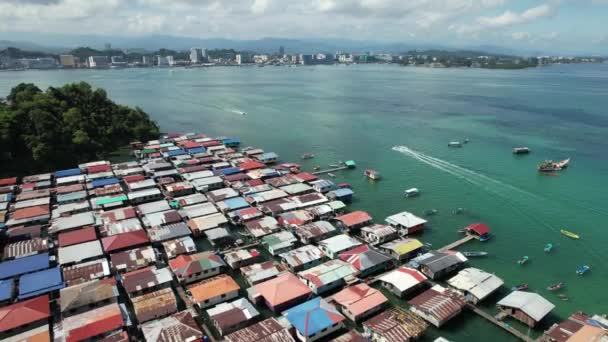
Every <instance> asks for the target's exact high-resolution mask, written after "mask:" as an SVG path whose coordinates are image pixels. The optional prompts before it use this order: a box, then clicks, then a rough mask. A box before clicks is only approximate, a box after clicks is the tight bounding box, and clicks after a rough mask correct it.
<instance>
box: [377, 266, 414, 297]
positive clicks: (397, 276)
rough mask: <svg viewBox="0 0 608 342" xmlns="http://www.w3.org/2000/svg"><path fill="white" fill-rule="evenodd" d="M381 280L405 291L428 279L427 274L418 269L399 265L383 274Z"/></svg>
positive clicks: (400, 290)
mask: <svg viewBox="0 0 608 342" xmlns="http://www.w3.org/2000/svg"><path fill="white" fill-rule="evenodd" d="M379 280H380V281H382V282H386V283H388V284H391V285H393V286H394V287H396V288H397V289H398V290H399V292H403V291H407V290H409V289H411V288H413V287H415V286H418V285H419V284H420V283H422V282H424V281H426V276H425V275H424V274H422V273H420V272H419V271H418V270H415V269H412V268H407V267H399V268H397V269H396V270H394V271H391V272H390V273H386V274H384V275H382V276H381V277H380V279H379Z"/></svg>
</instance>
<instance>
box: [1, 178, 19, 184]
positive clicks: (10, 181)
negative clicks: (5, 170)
mask: <svg viewBox="0 0 608 342" xmlns="http://www.w3.org/2000/svg"><path fill="white" fill-rule="evenodd" d="M15 184H17V177H13V178H4V179H0V186H5V185H15Z"/></svg>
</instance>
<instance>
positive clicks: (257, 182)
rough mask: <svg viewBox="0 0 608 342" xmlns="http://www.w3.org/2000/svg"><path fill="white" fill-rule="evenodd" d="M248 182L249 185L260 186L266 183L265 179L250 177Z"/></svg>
mask: <svg viewBox="0 0 608 342" xmlns="http://www.w3.org/2000/svg"><path fill="white" fill-rule="evenodd" d="M247 184H249V186H258V185H262V184H264V181H263V180H261V179H250V180H248V181H247Z"/></svg>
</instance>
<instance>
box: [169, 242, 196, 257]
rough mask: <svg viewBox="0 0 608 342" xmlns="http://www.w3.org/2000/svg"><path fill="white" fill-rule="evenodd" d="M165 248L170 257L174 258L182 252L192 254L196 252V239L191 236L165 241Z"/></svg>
mask: <svg viewBox="0 0 608 342" xmlns="http://www.w3.org/2000/svg"><path fill="white" fill-rule="evenodd" d="M163 249H164V250H165V254H166V255H167V258H168V259H173V258H175V257H177V256H178V255H180V254H190V253H194V252H196V245H195V244H194V240H192V238H191V237H189V236H184V237H181V238H179V239H173V240H169V241H165V242H163Z"/></svg>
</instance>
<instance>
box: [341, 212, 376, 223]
mask: <svg viewBox="0 0 608 342" xmlns="http://www.w3.org/2000/svg"><path fill="white" fill-rule="evenodd" d="M336 220H338V221H340V222H342V224H344V225H345V226H347V227H352V226H356V225H360V224H364V223H367V222H371V220H372V217H371V216H370V215H369V214H368V213H366V212H365V211H361V210H359V211H353V212H352V213H348V214H345V215H342V216H338V217H336Z"/></svg>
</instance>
